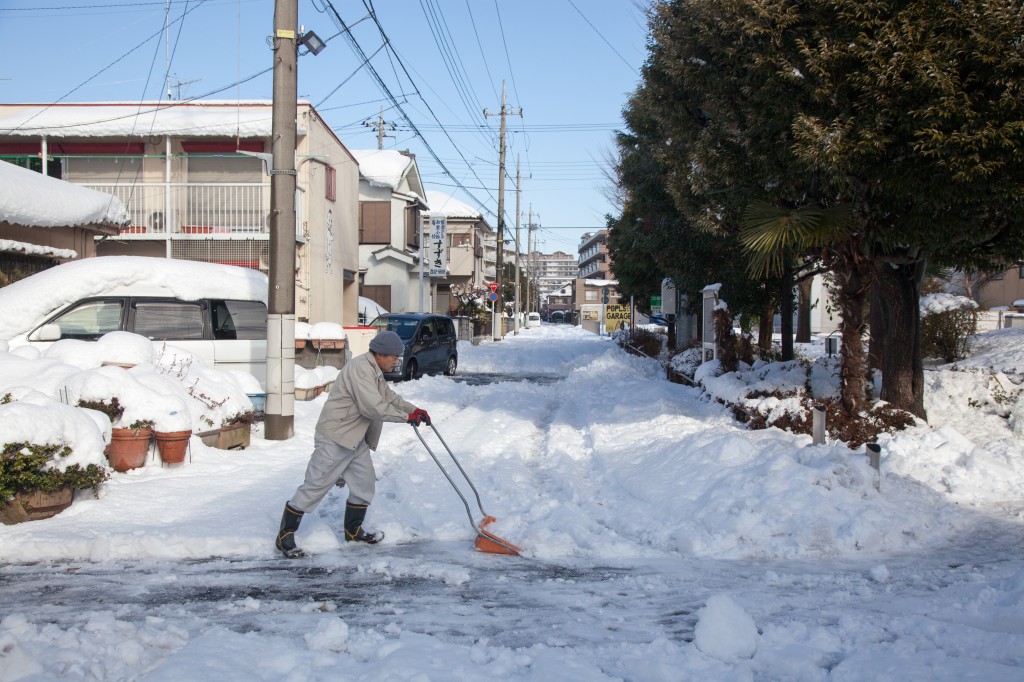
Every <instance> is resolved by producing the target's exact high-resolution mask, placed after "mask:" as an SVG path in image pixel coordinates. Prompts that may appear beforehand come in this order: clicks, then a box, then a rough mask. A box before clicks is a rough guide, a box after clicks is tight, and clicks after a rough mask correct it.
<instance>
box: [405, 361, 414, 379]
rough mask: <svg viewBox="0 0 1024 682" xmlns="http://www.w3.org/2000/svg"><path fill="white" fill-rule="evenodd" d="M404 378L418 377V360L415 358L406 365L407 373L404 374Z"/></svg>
mask: <svg viewBox="0 0 1024 682" xmlns="http://www.w3.org/2000/svg"><path fill="white" fill-rule="evenodd" d="M402 378H403V379H405V380H406V381H412V380H413V379H415V378H416V361H415V360H410V361H409V364H407V365H406V366H405V374H403V375H402Z"/></svg>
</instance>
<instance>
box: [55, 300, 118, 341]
mask: <svg viewBox="0 0 1024 682" xmlns="http://www.w3.org/2000/svg"><path fill="white" fill-rule="evenodd" d="M123 311H124V300H123V299H120V298H116V299H107V300H103V301H86V302H84V303H81V304H79V305H77V306H75V307H74V308H72V309H71V310H69V311H68V312H66V313H64V314H63V315H61V316H60V317H58V318H57V319H55V320H53V324H57V325H59V326H60V336H61V338H62V339H80V340H82V341H95V340H96V339H98V338H100V337H101V336H103V335H104V334H106V333H107V332H116V331H118V330H119V329H121V317H122V313H123Z"/></svg>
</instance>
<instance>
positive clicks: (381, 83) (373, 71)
mask: <svg viewBox="0 0 1024 682" xmlns="http://www.w3.org/2000/svg"><path fill="white" fill-rule="evenodd" d="M325 1H326V4H327V6H328V7H329V8H330V11H331V15H332V16H333V18H334V20H335V21H336V22H337V23H338V24H339V28H341V29H343V30H344V32H345V36H346V38H347V39H348V41H349V44H350V46H351V47H352V48H353V50H355V51H356V53H357V54H358V55H360V56H361V57H362V58H363V59H364V60H366V59H367V58H366V53H365V51H364V50H363V48H362V46H361V45H360V44H359V41H358V40H356V38H355V36H354V35H353V34H352V32H351V31H350V30H349V27H348V25H347V24H346V23H345V20H344V19H342V18H341V14H340V13H339V12H338V10H337V8H335V7H334V3H333V2H332V1H331V0H325ZM364 5H366V0H364ZM366 8H367V11H368V12H370V18H371V19H373V22H374V24H376V26H377V30H378V31H379V32H380V34H381V37H382V38H383V39H384V42H385V44H388V45H390V39H389V38H388V36H387V33H386V32H385V31H384V27H383V26H381V24H380V21H379V20H378V19H377V17H376V15H375V13H374V12H373V9H372V7H370V6H368V5H367V6H366ZM390 52H392V53H394V54H395V56H396V58H397V59H398V63H399V65H400V66H401V67H402V69H403V71H404V72H405V75H406V77H407V78H409V81H410V84H411V85H412V86H413V89H414V90H415V91H416V95H417V96H418V97H419V98H420V99H421V100H422V101H423V103H424V105H425V106H426V107H427V109H428V111H430V113H431V115H432V116H434V120H435V121H437V117H436V115H434V113H433V111H432V110H431V109H430V105H429V104H428V103H427V102H426V100H425V99H424V98H423V96H422V94H420V92H419V89H418V88H416V85H415V83H413V82H412V78H411V77H410V76H409V73H408V70H406V69H405V65H404V63H403V62H402V60H401V58H400V57H398V55H397V53H395V52H394V50H390ZM366 68H367V69H368V70H369V72H370V74H371V75H372V76H373V78H374V80H375V81H376V82H377V85H378V87H379V88H380V89H381V91H382V92H383V94H384V95H385V96H386V97H387V98H388V99H389V100H390V101H391V103H392V104H393V105H394V107H395V109H396V111H397V112H398V113H399V114H400V115H401V117H402V118H403V119H404V120H405V121H406V123H407V124H408V125H409V126H410V128H411V129H412V131H413V132H414V133H415V134H416V136H417V138H419V140H420V141H421V142H422V144H423V146H424V147H426V149H427V152H428V153H429V154H430V155H431V156H432V157H433V158H434V160H435V161H437V163H438V164H439V165H440V166H441V168H442V169H444V172H445V174H446V175H447V176H448V177H450V178H451V179H452V180H454V181H455V182H457V183H458V184H459V185H460V186H462V183H461V181H460V180H458V178H456V177H455V175H454V174H453V173H452V172H451V171H450V170H448V168H447V166H445V164H444V162H443V161H441V158H440V157H439V156H438V155H437V152H435V151H434V148H433V147H432V146H431V145H430V142H429V141H428V140H427V138H426V136H424V135H423V134H422V133H421V132H420V130H419V128H418V127H417V126H416V124H415V123H414V122H413V121H412V119H411V117H410V116H409V115H408V113H406V111H405V109H404V108H403V107H402V105H401V103H400V102H399V101H398V100H397V98H395V96H394V94H393V93H392V92H391V89H390V88H389V87H388V85H387V83H385V82H384V79H383V78H382V77H381V75H380V74H379V73H378V72H377V70H376V69H375V68H374V66H373V63H372V62H370V61H368V60H367V64H366ZM438 124H440V121H438ZM442 130H443V129H442ZM443 132H444V133H445V135H446V137H448V140H449V142H451V143H452V146H453V147H454V148H455V150H456V151H457V152H458V153H459V155H460V156H461V155H462V152H461V151H459V147H458V145H456V144H455V141H454V140H452V139H451V136H450V135H449V134H448V132H447V131H443ZM466 164H467V166H468V165H469V163H468V162H466ZM473 174H474V176H475V175H476V173H475V171H474V172H473ZM477 181H478V182H480V184H481V185H483V181H482V180H481V179H480V178H479V177H478V176H477ZM465 191H466V194H467V195H468V196H470V197H472V199H473V200H474V201H475V202H477V204H479V205H480V206H485V204H484V203H483V202H481V201H480V200H479V199H477V198H476V196H475V195H474V194H473V193H472V192H469V191H468V190H465Z"/></svg>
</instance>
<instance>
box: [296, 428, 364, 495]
mask: <svg viewBox="0 0 1024 682" xmlns="http://www.w3.org/2000/svg"><path fill="white" fill-rule="evenodd" d="M339 476H343V477H344V478H345V483H347V484H348V501H349V503H351V504H366V505H368V504H370V502H372V501H373V494H374V492H375V491H376V486H377V474H376V473H375V472H374V470H373V459H371V457H370V446H369V445H367V444H366V442H365V441H364V442H360V443H359V445H357V446H356V448H355V450H349V449H348V448H346V447H344V446H341V445H338V444H337V443H335V442H334V441H333V440H331V439H330V438H327V437H325V436H321V435H320V434H319V433H317V434H314V436H313V455H312V456H311V457H310V458H309V464H307V465H306V480H304V481H303V482H302V485H300V486H299V487H298V488H297V489H296V491H295V494H294V495H292V499H291V500H289V501H288V504H290V505H291V506H292V508H293V509H298V510H299V511H301V512H311V511H313V510H314V509H316V507H317V505H318V504H320V500H322V499H324V496H325V495H327V491H328V490H330V489H331V488H332V487H334V482H335V481H337V480H338V477H339Z"/></svg>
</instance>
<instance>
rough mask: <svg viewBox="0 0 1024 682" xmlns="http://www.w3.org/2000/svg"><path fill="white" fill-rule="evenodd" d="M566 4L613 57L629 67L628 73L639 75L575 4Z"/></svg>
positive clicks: (567, 0) (569, 0)
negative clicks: (610, 51) (599, 39)
mask: <svg viewBox="0 0 1024 682" xmlns="http://www.w3.org/2000/svg"><path fill="white" fill-rule="evenodd" d="M566 2H568V3H569V4H570V5H572V8H573V9H574V10H576V12H577V13H579V15H580V16H581V17H583V21H585V22H587V24H588V25H589V26H590V28H592V29H594V33H596V34H597V35H598V36H599V37H600V38H601V40H603V41H604V42H605V44H606V45H607V46H608V47H610V48H611V50H612V52H614V53H615V56H617V57H618V58H619V59H621V60H622V63H623V64H625V65H626V66H628V67H629V70H630V71H632V72H633V73H636V74H637V75H640V74H639V73H637V70H636V69H635V68H633V65H632V64H630V63H629V62H628V61H626V58H625V57H623V56H622V55H621V54H620V53H619V51H618V50H616V49H615V46H614V45H612V44H611V42H610V41H609V40H608V39H607V38H605V37H604V35H603V34H602V33H601V32H600V31H598V30H597V26H594V24H593V23H592V22H591V21H590V19H587V15H586V14H584V13H583V12H581V11H580V8H579V7H577V6H576V3H574V2H573V1H572V0H566Z"/></svg>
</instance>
